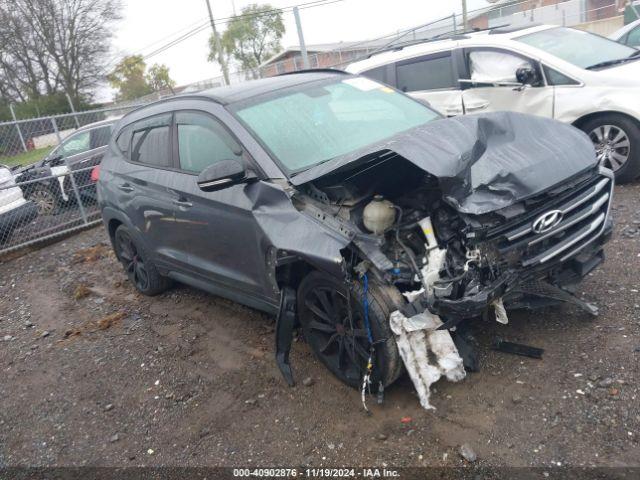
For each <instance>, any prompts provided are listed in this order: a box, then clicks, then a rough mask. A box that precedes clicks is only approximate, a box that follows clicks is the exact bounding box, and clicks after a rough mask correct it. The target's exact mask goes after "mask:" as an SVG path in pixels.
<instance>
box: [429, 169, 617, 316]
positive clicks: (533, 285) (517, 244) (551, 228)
mask: <svg viewBox="0 0 640 480" xmlns="http://www.w3.org/2000/svg"><path fill="white" fill-rule="evenodd" d="M613 184H614V182H613V175H612V173H611V171H610V170H606V169H598V170H593V171H590V172H587V173H586V174H583V175H580V176H578V177H577V178H574V179H571V180H569V181H567V182H564V183H562V184H560V185H557V186H555V187H554V188H552V189H551V190H549V191H546V192H544V193H542V194H540V195H537V196H535V197H532V198H528V199H526V200H523V201H521V202H518V203H515V204H513V205H511V206H509V207H507V208H504V209H501V210H497V211H495V212H491V213H488V214H484V215H469V214H458V213H453V212H451V211H449V210H447V209H441V210H440V211H438V212H437V213H436V215H435V216H434V224H435V228H436V230H437V232H438V234H439V237H440V239H441V243H442V244H444V245H446V250H447V261H446V268H445V270H444V271H443V272H442V276H441V278H440V280H439V282H438V284H439V287H440V288H436V289H434V295H433V297H431V298H427V299H426V300H427V303H428V306H429V310H431V311H432V312H434V313H437V314H438V315H440V316H441V317H443V318H446V319H447V323H448V324H449V325H453V324H454V323H455V322H457V321H460V320H463V319H466V318H471V317H475V316H478V315H480V314H482V313H485V312H486V311H487V309H489V308H491V306H492V305H495V304H496V302H498V301H500V300H503V301H504V304H506V305H507V307H508V306H512V307H536V306H543V305H545V304H547V303H548V302H550V301H551V302H552V301H554V300H556V301H558V300H567V299H568V298H569V297H567V296H566V295H563V293H561V292H562V291H565V292H566V291H572V290H573V288H574V287H575V285H576V284H577V283H578V282H579V281H580V280H581V279H582V277H584V276H585V275H586V274H587V273H589V272H590V271H591V270H593V269H594V268H595V267H596V266H598V265H599V264H600V263H601V262H602V261H603V260H604V253H603V249H602V247H603V244H604V243H605V242H606V241H607V240H608V239H609V237H610V235H611V230H612V221H611V218H610V215H609V209H610V205H611V198H612V195H613ZM545 218H546V219H548V222H549V223H547V224H546V225H544V223H543V222H544V220H545ZM553 287H556V289H554V288H553ZM558 288H560V289H562V290H561V291H558V290H557V289H558Z"/></svg>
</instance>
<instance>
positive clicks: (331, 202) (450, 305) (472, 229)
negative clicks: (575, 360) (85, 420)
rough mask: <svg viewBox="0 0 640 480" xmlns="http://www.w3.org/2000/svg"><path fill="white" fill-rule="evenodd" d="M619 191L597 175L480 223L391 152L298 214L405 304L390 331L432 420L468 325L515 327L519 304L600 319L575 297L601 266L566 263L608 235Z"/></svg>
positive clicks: (307, 193) (324, 185)
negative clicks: (327, 230) (539, 226)
mask: <svg viewBox="0 0 640 480" xmlns="http://www.w3.org/2000/svg"><path fill="white" fill-rule="evenodd" d="M612 186H613V182H612V180H611V178H609V177H607V176H606V175H603V174H602V172H599V171H597V170H595V169H594V170H591V171H589V172H586V173H583V174H581V175H578V176H576V177H574V178H573V179H571V180H569V181H567V182H566V183H564V184H563V185H562V186H560V187H558V188H556V189H554V190H552V191H549V192H546V193H545V194H544V195H543V196H541V197H539V198H530V199H527V200H526V201H523V202H518V203H514V204H513V205H510V206H509V207H507V208H504V209H500V210H498V211H495V212H490V213H488V214H482V215H472V214H468V213H464V212H460V211H458V210H456V208H454V207H453V206H452V205H450V204H449V203H447V202H446V201H444V200H443V198H444V195H443V192H442V190H441V187H440V182H439V181H438V179H436V178H434V177H433V176H431V175H430V174H429V173H427V172H425V171H424V170H422V169H420V168H418V167H417V166H416V165H414V164H413V163H411V162H409V161H407V160H406V159H404V158H403V157H401V156H400V155H398V154H397V153H394V152H392V151H385V152H380V153H379V154H377V155H374V156H372V157H371V158H370V159H369V161H368V163H367V164H366V166H365V167H364V168H362V167H361V168H358V169H354V170H352V171H348V170H347V171H345V170H341V171H340V172H338V173H336V174H333V175H326V176H323V177H321V178H320V179H318V180H316V181H313V182H310V183H308V184H305V185H303V186H302V188H301V193H302V195H300V196H298V197H294V203H295V202H296V201H297V202H299V203H298V205H297V207H298V208H300V209H301V210H302V211H307V212H308V213H310V214H312V215H314V214H315V215H314V216H315V217H316V218H317V219H320V220H322V221H325V222H329V223H330V224H331V225H332V226H333V228H336V229H337V230H339V231H340V232H341V233H343V234H346V235H348V236H350V237H351V238H352V242H353V245H354V246H355V248H354V249H353V250H352V252H351V253H352V260H351V263H352V266H353V269H354V271H355V272H356V274H359V275H362V274H363V273H364V272H367V273H368V274H369V275H372V276H373V277H374V278H375V279H376V280H377V281H378V282H380V283H383V284H386V285H390V286H393V287H395V288H396V289H397V290H398V291H399V292H400V293H401V294H402V295H403V296H404V298H405V299H406V305H405V306H404V307H402V308H400V309H399V310H398V311H396V312H393V314H392V315H391V317H390V324H391V328H392V330H393V332H394V335H395V337H396V341H397V343H398V347H399V352H400V355H401V356H402V358H403V360H404V363H405V367H406V368H407V371H408V372H409V375H410V376H411V378H412V380H413V382H414V385H415V386H416V389H417V391H418V393H419V396H420V400H421V404H422V406H423V407H424V408H427V409H429V408H433V407H432V406H431V404H430V403H429V386H430V385H431V384H432V383H433V382H435V381H437V380H438V379H439V378H440V377H441V376H445V377H447V378H448V379H450V380H453V381H459V380H461V379H462V378H464V376H465V371H464V368H463V361H462V359H461V358H460V356H459V355H458V353H457V350H456V348H455V346H454V344H453V341H452V340H451V336H450V334H449V331H448V330H450V329H455V327H456V326H457V325H458V324H459V323H460V322H462V321H463V320H467V319H470V318H473V317H477V316H481V315H482V316H484V317H485V318H487V317H488V318H493V319H495V320H496V321H498V322H500V323H507V322H508V317H507V313H506V309H505V303H507V304H508V303H509V302H511V304H512V305H513V306H519V307H529V308H534V307H536V306H541V305H546V304H549V303H554V302H557V301H572V302H574V303H576V304H577V305H578V306H580V307H582V308H584V309H586V310H587V311H590V313H595V307H592V306H591V305H588V304H585V303H584V302H581V301H580V300H578V299H577V298H575V297H573V296H572V295H571V294H570V293H569V291H568V290H567V289H569V288H571V286H572V285H573V284H575V283H577V282H578V281H579V280H580V279H581V278H582V276H584V275H585V274H586V273H585V272H588V271H590V270H591V269H592V268H594V267H595V266H596V265H597V264H599V263H600V261H601V258H600V257H598V256H596V257H595V258H594V256H593V255H586V256H585V260H584V261H581V260H576V259H575V258H574V259H573V260H571V262H565V261H566V260H567V259H568V258H569V257H568V256H567V255H566V253H567V252H569V253H570V255H571V252H572V251H573V252H574V253H575V251H576V249H575V248H573V247H574V245H578V250H582V249H583V247H586V246H587V243H586V242H585V241H584V240H585V239H587V240H589V238H587V235H585V234H584V232H583V230H584V228H583V227H584V226H585V225H586V226H587V227H588V228H587V230H585V231H589V232H590V234H593V231H594V230H596V229H597V230H599V231H600V232H602V231H604V229H605V222H604V219H605V217H606V215H607V212H608V204H609V198H610V195H611V188H612ZM550 202H551V204H552V205H551V206H554V207H559V208H556V210H557V211H558V212H561V214H558V215H560V216H562V218H561V219H560V220H559V221H558V222H557V223H556V222H555V220H554V222H553V223H554V224H553V225H552V226H551V228H548V230H545V231H543V232H539V233H538V232H533V233H532V232H530V231H527V228H529V230H531V228H533V227H530V225H532V223H531V222H533V225H535V223H536V222H537V221H538V218H546V217H544V215H547V213H545V212H546V211H548V210H549V208H550V207H549V204H550ZM552 211H555V210H552ZM319 212H321V213H319ZM602 212H604V213H602ZM597 213H601V216H602V215H603V216H602V218H600V217H596V220H598V223H597V225H596V227H597V228H596V229H594V228H592V227H591V225H594V224H595V223H594V222H593V221H592V220H593V217H594V215H595V214H597ZM540 214H542V215H543V216H542V217H540ZM589 221H592V223H589ZM585 222H586V223H585ZM523 225H525V226H524V227H523ZM547 227H548V225H547ZM513 232H515V233H513ZM554 232H555V235H554ZM540 233H541V234H540ZM531 235H534V237H533V239H531ZM514 236H515V237H516V238H512V237H514ZM518 238H520V239H521V240H518ZM513 240H515V243H514V242H513ZM569 240H571V241H569ZM523 241H524V243H523ZM505 242H506V243H505ZM531 243H533V245H531ZM558 246H559V248H558ZM554 248H555V249H557V250H558V252H557V253H554V252H553V249H554ZM547 257H548V258H547ZM558 260H559V262H558ZM563 262H564V263H563ZM581 262H582V263H581ZM542 286H545V287H546V292H545V291H544V290H545V288H543V287H542ZM536 299H537V300H538V301H539V302H540V305H536V304H535V301H536ZM545 302H546V303H545Z"/></svg>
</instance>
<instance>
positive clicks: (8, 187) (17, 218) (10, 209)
mask: <svg viewBox="0 0 640 480" xmlns="http://www.w3.org/2000/svg"><path fill="white" fill-rule="evenodd" d="M37 214H38V209H37V208H36V206H35V205H34V204H33V202H30V201H27V200H25V199H24V197H23V196H22V190H20V187H18V186H16V182H15V180H14V179H13V175H12V174H11V171H10V170H9V168H8V167H5V166H4V165H0V245H4V244H6V243H7V242H8V241H9V237H11V234H12V233H13V231H14V230H15V229H16V228H18V227H22V226H24V225H26V224H27V223H29V222H30V221H31V220H33V219H34V218H35V217H36V216H37Z"/></svg>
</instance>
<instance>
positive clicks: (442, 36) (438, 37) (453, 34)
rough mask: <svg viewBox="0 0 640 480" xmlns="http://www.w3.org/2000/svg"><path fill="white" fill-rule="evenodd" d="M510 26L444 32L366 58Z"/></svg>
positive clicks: (391, 46) (459, 38) (401, 44)
mask: <svg viewBox="0 0 640 480" xmlns="http://www.w3.org/2000/svg"><path fill="white" fill-rule="evenodd" d="M509 25H510V24H509V23H505V24H503V25H498V26H496V27H490V28H476V29H473V30H465V31H463V32H451V31H450V32H444V33H439V34H438V35H434V36H433V37H428V38H423V39H420V40H411V41H408V42H404V43H398V44H396V45H390V46H389V47H388V48H383V49H380V50H376V51H375V52H372V53H370V54H369V55H368V56H367V58H371V57H373V56H374V55H378V54H380V53H384V52H396V51H399V50H402V49H403V48H405V47H411V46H413V45H420V44H423V43H430V42H438V41H440V40H464V39H466V38H470V37H469V36H468V34H470V33H477V32H486V31H489V33H491V31H492V30H494V29H496V28H503V27H508V26H509Z"/></svg>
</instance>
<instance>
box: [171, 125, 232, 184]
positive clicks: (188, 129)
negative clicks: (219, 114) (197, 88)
mask: <svg viewBox="0 0 640 480" xmlns="http://www.w3.org/2000/svg"><path fill="white" fill-rule="evenodd" d="M176 127H177V129H178V155H179V158H180V168H181V169H182V170H185V171H187V172H192V173H200V172H201V171H202V170H204V169H205V168H207V167H208V166H209V165H212V164H214V163H216V162H220V161H222V160H234V159H236V160H240V159H241V155H242V149H241V148H240V145H238V143H237V142H236V141H235V140H234V139H233V137H232V136H231V134H229V132H227V130H225V128H224V127H223V126H222V125H221V124H220V122H218V121H217V120H215V119H214V118H212V117H210V116H209V115H206V114H203V113H196V112H178V113H176Z"/></svg>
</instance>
